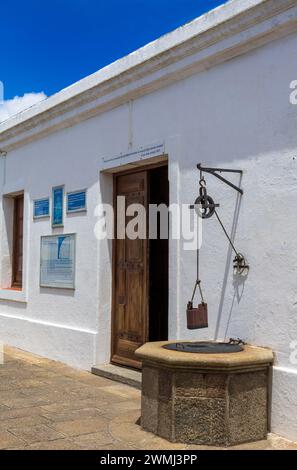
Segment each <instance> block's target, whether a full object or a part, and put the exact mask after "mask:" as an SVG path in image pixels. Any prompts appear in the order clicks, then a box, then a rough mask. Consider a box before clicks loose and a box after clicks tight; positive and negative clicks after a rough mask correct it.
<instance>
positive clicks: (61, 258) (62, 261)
mask: <svg viewBox="0 0 297 470" xmlns="http://www.w3.org/2000/svg"><path fill="white" fill-rule="evenodd" d="M40 286H41V287H56V288H61V289H74V288H75V234H69V235H49V236H46V237H41V248H40Z"/></svg>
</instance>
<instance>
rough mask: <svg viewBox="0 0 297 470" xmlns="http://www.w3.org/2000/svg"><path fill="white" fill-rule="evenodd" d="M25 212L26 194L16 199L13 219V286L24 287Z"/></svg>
mask: <svg viewBox="0 0 297 470" xmlns="http://www.w3.org/2000/svg"><path fill="white" fill-rule="evenodd" d="M23 212H24V196H23V195H21V196H17V197H16V198H15V199H14V221H13V256H12V287H18V288H21V287H22V282H23Z"/></svg>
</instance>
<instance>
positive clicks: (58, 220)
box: [52, 186, 64, 227]
mask: <svg viewBox="0 0 297 470" xmlns="http://www.w3.org/2000/svg"><path fill="white" fill-rule="evenodd" d="M63 203H64V186H57V187H56V188H53V202H52V226H53V227H62V226H63V206H64V204H63Z"/></svg>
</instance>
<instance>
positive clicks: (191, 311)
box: [187, 302, 208, 330]
mask: <svg viewBox="0 0 297 470" xmlns="http://www.w3.org/2000/svg"><path fill="white" fill-rule="evenodd" d="M187 328H188V330H198V329H199V328H208V314H207V304H206V303H204V302H203V303H201V304H199V305H198V307H197V308H194V307H193V302H188V306H187Z"/></svg>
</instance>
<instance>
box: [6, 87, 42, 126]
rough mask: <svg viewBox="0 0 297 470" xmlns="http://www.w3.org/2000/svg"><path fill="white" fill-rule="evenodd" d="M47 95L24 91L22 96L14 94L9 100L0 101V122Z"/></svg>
mask: <svg viewBox="0 0 297 470" xmlns="http://www.w3.org/2000/svg"><path fill="white" fill-rule="evenodd" d="M46 97H47V96H46V95H45V94H44V93H43V92H41V93H25V94H24V96H16V97H15V98H13V99H11V100H6V101H3V102H0V122H3V121H5V120H6V119H8V118H10V117H11V116H14V115H15V114H18V113H20V112H21V111H24V109H27V108H30V107H31V106H33V105H34V104H36V103H39V101H42V100H44V99H45V98H46Z"/></svg>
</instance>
